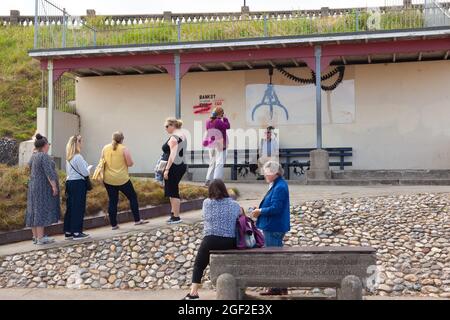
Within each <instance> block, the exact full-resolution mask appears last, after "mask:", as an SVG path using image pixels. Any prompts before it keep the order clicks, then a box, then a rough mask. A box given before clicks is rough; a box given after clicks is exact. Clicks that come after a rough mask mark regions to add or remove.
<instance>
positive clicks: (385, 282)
mask: <svg viewBox="0 0 450 320" xmlns="http://www.w3.org/2000/svg"><path fill="white" fill-rule="evenodd" d="M449 198H450V197H449V195H448V194H439V195H436V194H421V195H410V196H389V197H376V198H358V199H340V200H324V201H314V202H305V203H303V204H301V205H300V206H295V207H293V208H292V213H293V214H292V218H291V221H292V230H291V232H290V233H289V234H287V235H286V239H285V244H286V245H287V246H326V245H333V246H344V245H345V246H347V245H350V246H352V245H354V246H367V245H369V246H372V247H374V248H375V249H377V260H378V261H377V264H378V268H379V277H378V278H379V283H378V284H377V286H376V288H377V289H375V290H373V292H367V294H378V295H394V296H395V295H426V296H433V297H446V298H450V254H449V248H450V239H449V235H450V219H449V209H450V199H449ZM201 233H202V224H201V223H197V224H194V225H181V226H176V227H173V228H164V229H161V230H154V231H150V232H147V233H143V232H140V233H134V234H128V235H125V236H120V237H115V238H112V239H106V240H101V241H94V242H88V243H81V244H75V245H73V246H68V247H62V248H57V249H50V250H43V249H42V250H41V251H34V252H30V253H25V254H17V255H14V256H6V257H0V288H1V287H39V288H47V287H69V288H76V289H84V288H102V289H112V288H120V289H130V288H131V289H168V288H174V289H180V288H183V289H187V288H188V286H189V284H190V279H191V274H192V266H193V262H194V259H195V254H196V250H197V248H198V245H199V243H200V241H201V238H202V234H201ZM204 283H205V286H206V287H209V286H210V285H211V283H210V281H209V275H208V274H207V275H206V276H205V282H204ZM312 292H313V293H317V292H321V290H319V289H314V290H313V291H312ZM324 292H325V294H330V292H331V294H332V293H333V290H330V289H326V290H324Z"/></svg>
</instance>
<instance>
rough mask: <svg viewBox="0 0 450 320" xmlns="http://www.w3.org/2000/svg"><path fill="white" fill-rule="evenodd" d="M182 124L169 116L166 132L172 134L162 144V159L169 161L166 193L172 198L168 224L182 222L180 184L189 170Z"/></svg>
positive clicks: (165, 184) (165, 183) (165, 175)
mask: <svg viewBox="0 0 450 320" xmlns="http://www.w3.org/2000/svg"><path fill="white" fill-rule="evenodd" d="M182 125H183V122H182V121H181V120H179V119H175V118H168V119H166V122H165V128H166V132H167V133H168V134H169V135H170V137H169V139H168V140H167V141H166V143H164V144H163V146H162V151H163V156H162V160H163V161H167V164H166V167H165V169H164V194H165V196H166V197H169V198H170V206H171V214H170V218H169V220H168V221H167V223H168V224H176V223H180V222H182V220H181V218H180V203H181V200H180V190H179V184H180V181H181V179H182V178H183V175H184V174H185V173H186V170H187V166H186V163H185V162H184V150H185V149H186V135H185V134H184V133H183V131H182V130H181V127H182Z"/></svg>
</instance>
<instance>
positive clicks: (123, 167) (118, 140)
mask: <svg viewBox="0 0 450 320" xmlns="http://www.w3.org/2000/svg"><path fill="white" fill-rule="evenodd" d="M112 139H113V141H112V143H111V144H108V145H106V146H105V147H104V148H103V150H102V158H103V159H104V161H105V171H104V174H103V183H104V185H105V188H106V192H108V197H109V208H108V213H109V222H110V223H111V226H112V229H113V230H116V229H119V226H118V224H117V205H118V203H119V191H120V192H122V193H123V194H124V195H125V196H126V197H127V199H128V201H129V202H130V208H131V211H132V213H133V218H134V222H135V224H136V225H139V224H144V223H147V222H148V221H144V220H142V219H141V217H140V215H139V204H138V199H137V194H136V191H135V190H134V187H133V184H132V183H131V180H130V176H129V174H128V167H132V166H133V164H134V163H133V160H132V158H131V154H130V151H129V150H128V149H127V147H125V146H124V145H123V140H124V136H123V133H122V132H115V133H114V134H113V137H112Z"/></svg>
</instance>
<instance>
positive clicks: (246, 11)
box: [241, 6, 250, 14]
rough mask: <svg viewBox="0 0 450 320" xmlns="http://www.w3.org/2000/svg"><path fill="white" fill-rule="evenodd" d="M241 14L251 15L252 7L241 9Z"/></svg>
mask: <svg viewBox="0 0 450 320" xmlns="http://www.w3.org/2000/svg"><path fill="white" fill-rule="evenodd" d="M241 13H242V14H249V13H250V7H249V6H242V7H241Z"/></svg>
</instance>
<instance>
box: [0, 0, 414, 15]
mask: <svg viewBox="0 0 450 320" xmlns="http://www.w3.org/2000/svg"><path fill="white" fill-rule="evenodd" d="M38 1H43V0H38ZM50 1H51V2H53V3H55V4H57V5H58V6H60V7H64V8H66V9H67V11H68V12H69V13H70V14H71V15H84V14H85V13H86V9H95V10H96V12H97V14H150V13H155V14H158V13H162V12H163V11H172V12H176V13H189V12H224V11H240V8H241V6H242V5H243V3H244V0H226V1H223V0H221V1H218V0H215V1H211V0H195V1H187V0H165V1H155V0H153V1H145V0H127V1H123V0H76V1H74V0H50ZM415 2H420V1H415V0H413V3H415ZM34 3H35V0H0V15H3V16H6V15H9V11H10V10H19V11H20V13H21V14H22V15H33V14H34ZM402 3H403V0H314V1H305V0H303V1H299V0H278V1H273V0H247V5H248V6H249V7H250V10H252V11H268V10H301V9H320V8H321V7H330V8H348V7H366V6H369V7H376V6H384V5H399V4H402Z"/></svg>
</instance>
